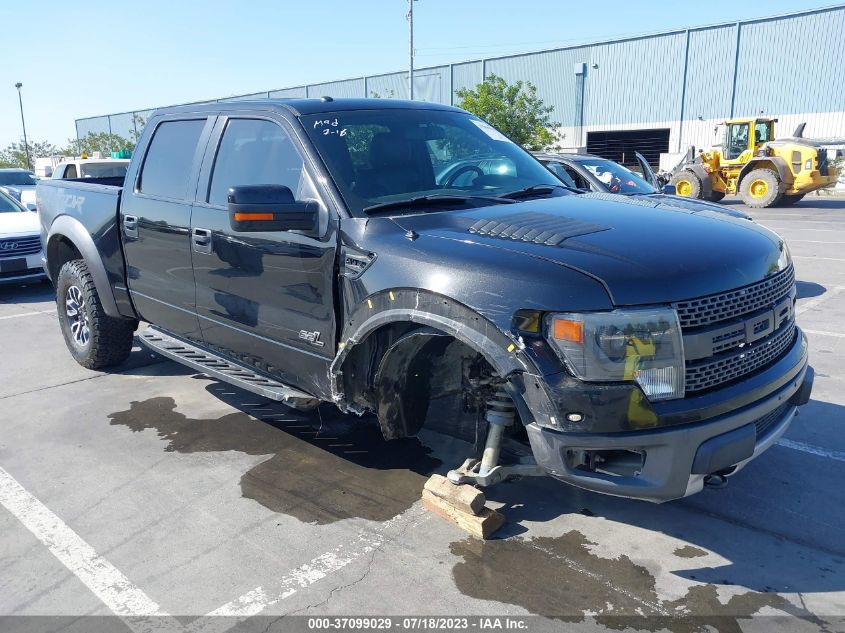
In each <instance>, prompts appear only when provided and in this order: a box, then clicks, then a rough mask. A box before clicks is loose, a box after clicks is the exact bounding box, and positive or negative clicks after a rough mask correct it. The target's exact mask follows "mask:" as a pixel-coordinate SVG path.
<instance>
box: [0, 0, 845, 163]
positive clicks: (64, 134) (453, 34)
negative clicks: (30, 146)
mask: <svg viewBox="0 0 845 633" xmlns="http://www.w3.org/2000/svg"><path fill="white" fill-rule="evenodd" d="M830 4H833V2H828V3H824V2H823V1H822V2H820V1H819V0H815V1H813V0H810V1H807V0H748V1H746V2H736V0H709V1H708V2H678V1H677V0H674V1H665V0H652V1H651V2H648V3H642V2H631V1H630V0H625V1H619V0H604V2H574V1H571V0H570V1H564V0H557V1H555V0H529V1H526V0H522V1H520V2H514V1H513V0H510V1H504V0H418V2H416V4H415V5H414V6H415V9H414V11H415V26H416V28H415V45H416V50H417V62H416V63H417V65H418V66H426V65H433V64H438V63H448V62H452V61H461V60H465V59H476V58H480V57H484V56H487V57H491V56H494V55H497V54H501V53H511V52H520V51H525V50H534V49H540V48H548V47H553V46H555V45H567V44H574V43H582V42H590V41H598V40H601V39H604V38H611V37H618V36H621V35H630V34H639V33H650V32H654V31H660V30H665V29H674V28H681V27H686V26H697V25H701V24H708V23H713V22H727V21H731V20H737V19H745V18H753V17H764V16H768V15H774V14H779V13H788V12H794V11H798V10H801V9H807V8H814V7H819V6H828V5H830ZM405 12H406V2H405V0H346V1H343V0H316V1H313V0H296V1H289V0H288V1H281V0H276V1H270V0H241V1H240V2H232V1H231V0H229V1H227V2H220V1H218V0H205V1H198V0H168V1H167V2H164V1H161V0H145V1H144V2H131V3H130V2H120V1H117V2H115V1H113V0H112V1H111V2H106V1H101V0H82V1H80V2H67V1H66V0H64V1H61V2H59V1H56V0H30V1H27V0H15V1H11V2H6V1H3V2H2V3H0V25H2V26H3V32H4V35H3V38H4V43H5V46H4V49H5V51H4V53H2V56H3V60H2V63H0V148H2V147H5V146H6V145H8V144H9V143H10V142H12V141H17V140H19V139H20V137H21V127H20V113H19V110H18V99H17V92H16V90H15V87H14V84H15V82H17V81H20V82H23V84H24V87H23V97H24V112H25V114H26V123H27V133H28V136H29V138H30V139H35V140H49V141H52V142H53V143H56V144H60V143H61V144H64V143H65V141H66V139H67V138H68V137H71V136H74V135H75V129H74V119H76V118H80V117H85V116H93V115H99V114H108V113H112V112H119V111H124V110H132V109H141V108H145V107H154V106H159V105H169V104H172V103H180V102H185V101H196V100H201V99H208V98H214V97H220V96H226V95H234V94H241V93H248V92H256V91H260V90H268V89H272V88H283V87H286V86H295V85H302V84H304V83H312V82H319V81H326V80H332V79H343V78H346V77H350V76H355V75H363V74H369V73H380V72H389V71H395V70H401V69H403V68H405V67H406V64H407V47H408V43H407V36H408V34H407V23H406V20H405ZM27 37H31V39H30V40H27ZM13 38H14V39H13ZM814 45H817V46H832V45H834V43H833V42H816V43H815V44H814ZM652 62H654V63H659V60H652Z"/></svg>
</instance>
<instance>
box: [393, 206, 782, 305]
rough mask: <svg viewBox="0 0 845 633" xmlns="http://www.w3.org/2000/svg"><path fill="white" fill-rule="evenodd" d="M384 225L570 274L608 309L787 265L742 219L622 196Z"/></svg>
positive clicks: (704, 289)
mask: <svg viewBox="0 0 845 633" xmlns="http://www.w3.org/2000/svg"><path fill="white" fill-rule="evenodd" d="M615 198H621V200H616V199H615ZM393 220H394V222H396V223H397V224H398V225H399V226H400V227H401V228H402V229H403V230H404V231H414V232H415V233H417V234H418V235H419V238H420V239H424V238H435V239H445V240H454V241H455V248H456V249H459V248H460V247H461V244H466V245H482V246H488V247H493V248H496V249H503V250H508V251H511V252H516V253H521V254H524V255H526V256H529V257H535V258H539V259H542V260H545V261H548V262H549V263H550V264H556V265H559V266H565V267H567V268H571V269H573V270H577V271H579V272H582V273H584V274H586V275H588V276H590V277H592V278H594V279H596V280H597V281H599V282H600V283H602V284H603V285H604V286H605V288H606V289H607V291H608V293H609V294H610V297H611V300H612V301H613V303H614V304H615V305H642V304H654V303H667V302H672V301H679V300H683V299H692V298H695V297H701V296H705V295H709V294H714V293H717V292H722V291H725V290H731V289H733V288H738V287H741V286H745V285H748V284H751V283H754V282H756V281H759V280H761V279H763V278H765V277H766V276H768V275H772V274H774V273H776V272H778V271H779V270H781V269H783V268H784V267H785V266H787V265H788V252H787V251H786V246H785V244H784V242H783V240H782V239H781V238H780V237H779V236H778V235H777V234H775V233H773V232H772V231H769V230H768V229H765V228H763V227H761V226H759V225H757V224H754V223H753V222H749V221H748V220H746V219H743V218H735V217H731V216H730V215H726V214H724V213H721V212H720V211H718V210H709V209H696V210H690V209H688V208H682V207H680V206H673V205H670V204H661V203H658V204H654V203H647V204H637V203H634V204H632V201H629V200H627V199H626V197H625V196H613V197H612V198H608V197H607V196H600V197H593V198H590V197H585V196H582V195H567V196H560V197H555V198H547V199H541V200H530V201H525V202H520V203H517V204H510V205H496V206H491V207H483V208H478V209H468V210H463V211H444V212H433V213H424V214H415V215H402V216H395V217H394V218H393ZM421 246H422V244H421ZM551 274H553V273H551ZM490 275H491V279H495V277H496V259H495V257H491V258H490Z"/></svg>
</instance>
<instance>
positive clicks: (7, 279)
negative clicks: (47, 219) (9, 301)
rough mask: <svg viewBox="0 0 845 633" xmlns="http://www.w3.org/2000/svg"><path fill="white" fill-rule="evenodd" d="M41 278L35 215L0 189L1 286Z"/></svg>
mask: <svg viewBox="0 0 845 633" xmlns="http://www.w3.org/2000/svg"><path fill="white" fill-rule="evenodd" d="M44 277H45V275H44V268H43V267H42V262H41V238H40V233H39V224H38V217H37V216H36V214H35V213H33V212H32V211H30V210H29V209H27V208H25V207H24V206H23V205H22V204H21V203H20V202H18V201H17V200H15V199H14V198H12V197H11V196H10V195H8V194H6V193H3V192H2V191H0V285H5V284H18V283H25V282H28V281H36V280H39V279H44Z"/></svg>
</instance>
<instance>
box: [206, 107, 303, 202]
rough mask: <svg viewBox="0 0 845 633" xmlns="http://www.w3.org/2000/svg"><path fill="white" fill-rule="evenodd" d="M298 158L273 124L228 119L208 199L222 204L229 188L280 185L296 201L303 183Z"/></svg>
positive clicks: (300, 159) (218, 151) (290, 144)
mask: <svg viewBox="0 0 845 633" xmlns="http://www.w3.org/2000/svg"><path fill="white" fill-rule="evenodd" d="M306 182H307V179H306V177H305V170H304V166H303V161H302V157H301V156H300V155H299V152H298V151H297V149H296V147H295V146H294V144H293V142H292V141H291V138H290V136H288V134H287V133H286V132H285V131H284V130H283V129H282V128H281V126H279V125H278V124H276V123H273V122H272V121H264V120H259V119H230V120H229V122H228V123H227V124H226V129H225V130H224V131H223V139H222V140H221V141H220V148H219V149H218V150H217V158H216V159H215V161H214V169H213V171H212V173H211V185H210V186H209V191H208V202H209V203H210V204H214V205H220V206H226V203H227V195H226V194H227V192H228V190H229V187H233V186H236V185H284V186H285V187H288V188H289V189H290V190H291V192H292V193H293V195H294V197H295V198H296V199H297V200H300V199H302V198H303V197H311V196H310V195H309V196H304V195H303V189H304V188H305V187H306V186H307V184H306Z"/></svg>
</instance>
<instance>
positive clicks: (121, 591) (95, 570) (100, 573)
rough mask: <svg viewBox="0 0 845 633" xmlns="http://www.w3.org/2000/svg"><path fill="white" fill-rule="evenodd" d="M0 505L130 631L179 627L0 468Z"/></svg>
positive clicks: (176, 622)
mask: <svg viewBox="0 0 845 633" xmlns="http://www.w3.org/2000/svg"><path fill="white" fill-rule="evenodd" d="M0 504H2V505H3V507H5V508H6V509H7V510H8V511H9V512H11V513H12V514H13V515H14V516H15V518H17V519H18V521H20V522H21V523H23V525H24V526H25V527H26V529H28V530H29V531H30V532H32V534H33V535H34V536H35V538H37V539H38V540H39V541H41V542H42V543H43V544H44V545H45V546H46V547H47V549H49V550H50V553H51V554H52V555H53V556H55V557H56V558H57V559H58V560H59V562H61V563H62V564H63V565H64V566H65V567H67V568H68V570H69V571H70V572H71V573H73V575H74V576H76V577H77V578H78V579H79V580H80V581H82V583H83V584H84V585H85V586H86V587H88V589H90V590H91V592H93V593H94V595H96V596H97V597H98V598H99V599H100V600H102V602H103V604H105V605H106V606H107V607H108V608H109V609H110V610H111V611H112V613H114V614H115V615H117V616H119V617H121V618H122V619H124V621H125V622H126V624H127V625H128V626H129V628H131V629H132V630H133V631H137V632H138V633H140V632H141V631H148V630H161V631H174V630H178V629H181V628H182V626H181V624H180V623H179V622H178V621H177V620H175V619H173V618H171V617H169V616H167V614H166V613H164V612H163V611H162V609H161V607H160V606H159V605H158V604H157V603H156V602H155V601H154V600H153V599H152V598H150V597H149V596H148V595H147V594H145V593H144V592H143V591H141V589H139V588H138V587H136V586H135V585H134V584H132V582H131V581H130V580H129V579H128V578H127V577H126V576H124V575H123V574H122V573H121V572H120V571H119V570H118V569H117V568H116V567H115V566H114V565H112V564H111V563H110V562H109V561H107V560H106V559H105V558H103V557H102V556H100V555H99V554H97V552H96V551H94V548H93V547H91V546H90V545H89V544H88V543H86V542H85V541H84V540H83V539H82V537H80V536H79V535H78V534H77V533H76V532H74V531H73V530H72V529H70V528H69V527H68V526H67V525H66V524H65V523H64V522H63V521H62V520H61V519H60V518H59V517H57V516H56V515H55V514H53V513H52V512H51V511H50V509H49V508H47V506H45V505H44V504H43V503H41V502H40V501H39V500H38V499H36V498H35V497H34V496H32V495H31V494H30V493H29V492H27V491H26V490H25V489H24V487H23V486H21V485H20V484H19V483H18V482H17V481H16V480H15V478H14V477H12V476H11V475H10V474H9V473H8V472H6V470H4V469H3V468H2V467H0Z"/></svg>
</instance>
